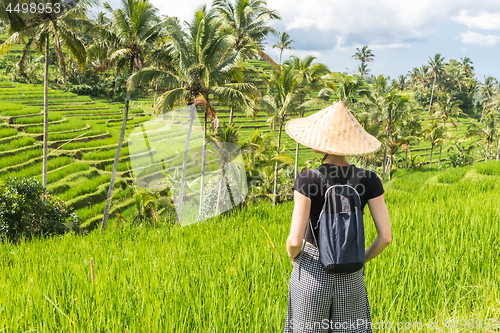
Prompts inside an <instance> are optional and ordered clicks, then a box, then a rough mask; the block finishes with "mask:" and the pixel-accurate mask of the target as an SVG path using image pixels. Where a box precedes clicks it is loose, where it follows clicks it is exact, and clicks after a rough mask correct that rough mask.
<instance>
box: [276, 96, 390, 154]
mask: <svg viewBox="0 0 500 333" xmlns="http://www.w3.org/2000/svg"><path fill="white" fill-rule="evenodd" d="M285 130H286V132H287V133H288V135H290V137H292V138H293V139H294V140H295V141H297V142H299V143H301V144H303V145H304V146H306V147H309V148H312V149H314V150H318V151H321V152H325V153H328V154H334V155H340V156H360V155H368V154H372V153H374V152H376V151H377V150H379V149H380V146H381V143H380V141H378V140H377V139H376V138H375V137H373V136H372V135H370V134H368V132H366V131H365V129H364V128H363V127H362V126H361V125H360V124H359V122H358V121H357V120H356V118H354V116H353V115H352V114H351V112H350V111H349V110H348V109H347V107H346V106H345V104H344V103H342V102H337V103H335V104H333V105H331V106H329V107H327V108H326V109H323V110H321V111H318V112H316V113H314V114H312V115H310V116H308V117H304V118H297V119H292V120H290V121H288V122H287V123H286V125H285Z"/></svg>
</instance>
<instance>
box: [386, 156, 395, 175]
mask: <svg viewBox="0 0 500 333" xmlns="http://www.w3.org/2000/svg"><path fill="white" fill-rule="evenodd" d="M393 158H394V154H392V152H391V158H390V159H389V163H388V168H387V173H388V174H389V180H391V169H392V159H393Z"/></svg>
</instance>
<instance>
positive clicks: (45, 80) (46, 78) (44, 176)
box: [42, 34, 50, 193]
mask: <svg viewBox="0 0 500 333" xmlns="http://www.w3.org/2000/svg"><path fill="white" fill-rule="evenodd" d="M49 39H50V37H49V35H48V34H47V37H46V39H45V73H44V75H43V161H42V165H43V166H42V185H43V187H44V191H45V193H47V171H48V170H47V158H48V154H47V153H48V139H49V110H48V104H49V45H50V44H49Z"/></svg>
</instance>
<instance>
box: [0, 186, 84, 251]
mask: <svg viewBox="0 0 500 333" xmlns="http://www.w3.org/2000/svg"><path fill="white" fill-rule="evenodd" d="M79 224H80V219H79V218H78V215H76V214H73V212H71V211H69V210H68V208H67V207H66V204H65V203H64V202H63V201H62V200H60V199H58V198H54V197H53V196H51V195H49V194H44V187H43V186H42V185H41V184H40V183H39V182H38V181H37V180H36V179H34V178H10V179H8V180H7V181H6V182H5V183H3V184H0V238H1V239H2V241H4V240H6V241H11V242H18V241H19V239H20V238H21V237H28V238H31V237H33V236H51V235H58V234H63V233H64V232H66V231H68V230H70V229H71V230H75V231H76V230H77V229H78V227H79Z"/></svg>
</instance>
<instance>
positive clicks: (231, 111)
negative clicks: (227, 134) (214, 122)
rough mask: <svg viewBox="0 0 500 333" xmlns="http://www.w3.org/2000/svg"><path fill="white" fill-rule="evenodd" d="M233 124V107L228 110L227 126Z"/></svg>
mask: <svg viewBox="0 0 500 333" xmlns="http://www.w3.org/2000/svg"><path fill="white" fill-rule="evenodd" d="M232 123H233V107H232V106H231V109H230V110H229V125H231V124H232Z"/></svg>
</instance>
